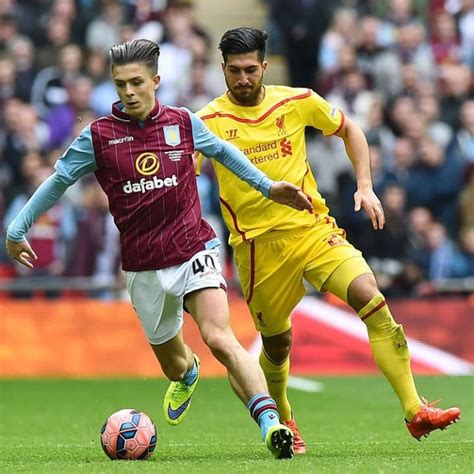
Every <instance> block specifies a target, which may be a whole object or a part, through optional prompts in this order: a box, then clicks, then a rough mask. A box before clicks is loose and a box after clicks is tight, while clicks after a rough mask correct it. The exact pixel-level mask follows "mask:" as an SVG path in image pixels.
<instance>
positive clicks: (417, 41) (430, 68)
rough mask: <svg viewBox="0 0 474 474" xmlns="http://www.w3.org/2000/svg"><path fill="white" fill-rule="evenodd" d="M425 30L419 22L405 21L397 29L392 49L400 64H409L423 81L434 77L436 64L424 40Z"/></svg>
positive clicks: (428, 81) (426, 81) (428, 80)
mask: <svg viewBox="0 0 474 474" xmlns="http://www.w3.org/2000/svg"><path fill="white" fill-rule="evenodd" d="M425 35H426V31H425V28H424V26H423V25H422V24H421V23H420V22H410V23H406V24H404V25H402V26H400V28H399V29H398V36H397V42H396V43H395V46H394V50H395V52H396V53H397V56H398V60H399V61H400V62H401V64H411V65H413V67H414V68H415V70H416V72H417V73H418V75H419V77H420V78H421V80H422V81H423V83H425V84H426V83H433V82H434V81H435V79H436V64H435V61H434V57H433V53H432V50H431V48H430V46H429V44H428V43H427V42H426V41H425Z"/></svg>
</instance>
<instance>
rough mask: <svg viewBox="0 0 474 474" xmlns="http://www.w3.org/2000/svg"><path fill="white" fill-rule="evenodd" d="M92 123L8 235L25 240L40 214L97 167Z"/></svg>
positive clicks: (25, 206)
mask: <svg viewBox="0 0 474 474" xmlns="http://www.w3.org/2000/svg"><path fill="white" fill-rule="evenodd" d="M96 167H97V166H96V162H95V157H94V152H93V146H92V139H91V133H90V127H86V128H85V129H84V130H83V131H82V132H81V134H80V135H79V136H78V137H77V138H76V139H75V140H74V141H73V142H72V144H71V146H70V147H69V148H68V149H67V150H66V151H65V152H64V154H63V155H62V156H61V158H60V159H59V160H58V161H57V163H56V165H55V168H56V172H55V173H54V174H52V175H51V176H50V177H49V178H48V179H46V180H45V181H44V182H43V183H42V184H41V185H40V186H39V187H38V189H37V190H36V191H35V192H34V193H33V195H32V196H31V198H30V199H29V201H28V202H27V203H26V204H25V205H24V206H23V208H22V209H21V211H20V212H19V213H18V215H17V216H16V218H15V219H14V220H13V221H12V222H11V223H10V225H9V226H8V228H7V238H8V239H9V240H12V241H14V242H22V241H23V240H25V234H26V233H27V232H28V229H29V228H30V227H31V226H32V225H33V223H34V222H35V221H36V220H37V219H38V217H39V216H40V215H41V214H43V213H44V212H46V211H47V210H48V209H50V208H51V207H53V206H54V204H56V202H57V201H58V200H59V199H60V198H61V196H62V195H63V194H64V193H65V191H66V189H67V188H68V187H69V186H71V185H72V184H74V183H75V182H76V181H77V180H78V179H79V178H80V177H81V176H84V175H85V174H88V173H90V172H92V171H95V169H96Z"/></svg>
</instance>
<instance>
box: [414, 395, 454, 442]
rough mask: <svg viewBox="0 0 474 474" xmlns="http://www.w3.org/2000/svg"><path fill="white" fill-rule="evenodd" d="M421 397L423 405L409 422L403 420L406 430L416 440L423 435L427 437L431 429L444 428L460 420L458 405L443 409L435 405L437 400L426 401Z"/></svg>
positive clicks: (419, 439)
mask: <svg viewBox="0 0 474 474" xmlns="http://www.w3.org/2000/svg"><path fill="white" fill-rule="evenodd" d="M421 399H422V400H423V403H424V405H423V406H422V407H421V409H420V411H419V412H418V413H417V414H416V415H415V416H414V417H413V420H411V421H410V422H408V421H406V420H405V422H406V425H407V428H408V431H409V432H410V434H411V435H412V436H413V437H414V438H416V439H417V440H418V441H421V438H422V437H423V436H424V437H425V438H426V437H428V435H429V434H430V433H431V432H432V431H434V430H445V429H446V428H447V427H448V426H449V425H451V424H453V423H456V422H457V421H458V420H460V417H461V410H460V409H459V408H458V407H453V408H448V409H447V410H443V409H442V408H437V407H436V403H437V402H439V400H436V401H434V402H428V400H426V398H423V397H422V398H421Z"/></svg>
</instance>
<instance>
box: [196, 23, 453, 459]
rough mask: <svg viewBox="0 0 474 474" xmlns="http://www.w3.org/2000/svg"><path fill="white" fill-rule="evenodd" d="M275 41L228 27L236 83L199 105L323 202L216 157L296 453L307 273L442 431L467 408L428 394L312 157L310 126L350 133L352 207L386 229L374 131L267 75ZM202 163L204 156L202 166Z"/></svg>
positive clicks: (228, 69)
mask: <svg viewBox="0 0 474 474" xmlns="http://www.w3.org/2000/svg"><path fill="white" fill-rule="evenodd" d="M266 39H267V34H266V33H265V32H264V31H261V30H258V29H255V28H247V27H241V28H236V29H232V30H229V31H227V32H226V33H225V34H224V35H223V36H222V38H221V41H220V44H219V49H220V50H221V52H222V56H223V63H222V69H223V73H224V77H225V80H226V84H227V87H228V90H227V92H226V93H225V94H224V95H222V96H221V97H218V98H217V99H215V100H214V101H212V102H210V103H209V104H208V105H207V106H206V107H205V108H204V109H202V110H200V111H199V112H198V115H199V116H200V117H201V119H202V120H203V121H204V122H205V124H206V125H207V127H209V129H210V130H211V131H212V132H214V133H215V134H216V135H217V136H219V137H221V138H223V139H225V140H227V141H228V142H231V143H233V144H234V145H236V146H237V147H239V148H240V149H241V150H242V151H243V152H244V154H245V155H246V156H247V157H248V159H249V160H250V161H251V162H252V163H253V164H254V165H256V166H257V167H258V168H260V169H261V170H262V171H264V172H265V173H266V174H268V176H269V177H270V178H272V179H274V180H282V179H285V180H287V181H290V182H292V183H294V184H296V185H297V186H299V187H300V188H301V189H302V190H303V191H304V192H305V193H306V195H307V196H308V197H309V199H310V200H311V202H312V204H313V208H314V209H313V212H312V213H310V212H297V211H293V210H291V209H288V208H287V207H284V206H281V205H279V204H277V203H274V202H271V201H269V200H266V199H264V198H263V197H262V196H261V195H260V194H259V193H258V192H256V191H255V190H253V189H252V188H250V186H248V185H247V184H245V183H244V182H242V181H239V180H238V179H236V178H235V176H234V175H233V174H232V173H231V172H229V171H228V170H227V169H226V168H225V167H224V166H222V165H220V164H219V163H218V162H214V160H213V166H214V169H215V173H216V176H217V180H218V184H219V198H220V203H221V210H222V215H223V218H224V221H225V223H226V225H227V227H228V229H229V231H230V245H231V246H232V248H233V250H234V258H235V263H236V266H237V269H238V272H239V276H240V281H241V285H242V290H243V293H244V296H245V298H246V300H247V304H248V307H249V309H250V312H251V314H252V317H253V320H254V323H255V326H256V328H257V330H258V331H260V333H261V335H262V340H263V348H262V352H261V354H260V365H261V366H262V368H263V371H264V373H265V376H266V379H267V382H268V386H269V390H270V394H271V396H272V397H273V398H274V399H275V401H276V402H277V406H278V411H279V413H280V417H281V419H282V420H284V422H285V424H287V426H289V427H290V428H291V429H292V430H293V432H294V434H295V446H294V448H295V453H300V454H302V453H304V452H305V451H306V446H305V443H304V440H303V439H302V437H301V435H300V434H299V432H298V428H297V425H296V423H295V420H294V417H293V412H292V409H291V406H290V404H289V402H288V398H287V383H288V375H289V366H290V363H289V354H290V349H291V342H292V330H291V319H290V315H291V312H292V310H293V309H294V308H295V306H296V305H297V304H298V302H299V301H300V300H301V298H302V297H303V295H304V294H305V287H304V285H303V280H306V281H307V282H309V283H310V284H311V285H313V286H314V287H315V288H316V289H317V290H319V291H329V292H331V293H333V294H335V295H336V296H338V297H339V298H341V299H342V300H344V301H345V302H347V303H348V304H349V305H350V306H351V307H352V308H353V309H354V310H355V311H356V312H357V313H358V315H359V317H360V319H361V320H362V321H363V322H364V323H365V325H366V326H367V331H368V336H369V340H370V345H371V349H372V354H373V357H374V360H375V362H376V364H377V366H378V367H379V368H380V370H381V371H382V372H383V374H384V375H385V377H386V378H387V379H388V381H389V382H390V384H391V386H392V387H393V389H394V391H395V393H396V394H397V396H398V398H399V400H400V403H401V405H402V409H403V412H404V417H405V421H406V426H407V428H408V430H409V432H410V433H411V435H412V436H414V437H415V438H417V439H420V438H421V437H422V436H427V435H428V434H429V433H430V432H431V431H433V430H435V429H444V428H445V427H447V426H448V425H449V424H451V423H453V422H455V421H457V420H458V419H459V417H460V410H459V408H450V409H448V410H442V409H439V408H436V407H434V405H433V404H430V403H427V402H426V400H425V399H422V398H420V396H419V395H418V393H417V390H416V387H415V383H414V381H413V376H412V372H411V368H410V356H409V352H408V347H407V342H406V339H405V335H404V332H403V328H402V326H401V325H399V324H397V323H396V322H395V320H394V319H393V317H392V315H391V313H390V310H389V308H388V306H387V303H386V301H385V298H384V296H383V295H382V294H381V293H380V290H379V289H378V287H377V283H376V281H375V278H374V275H373V273H372V270H371V269H370V267H369V266H368V265H367V263H366V261H365V259H364V258H363V256H362V254H361V252H360V251H359V250H357V249H356V248H354V247H353V246H352V245H351V244H350V243H349V242H348V241H347V240H346V238H345V237H346V236H345V232H344V230H343V229H340V228H339V227H338V226H337V223H336V221H335V220H334V218H333V217H331V215H330V214H329V209H328V208H327V206H326V204H325V201H324V199H323V198H322V196H321V195H320V194H319V192H318V187H317V184H316V181H315V179H314V176H313V174H312V172H311V169H310V166H309V164H308V160H307V157H306V143H305V128H306V127H307V126H310V127H313V128H315V129H317V130H321V131H322V133H323V134H324V135H337V136H338V137H340V138H341V139H342V140H343V141H344V145H345V149H346V152H347V155H348V156H349V159H350V160H351V162H352V166H353V168H354V172H355V175H356V179H357V191H356V193H355V194H354V208H355V210H356V211H359V210H360V209H361V208H363V209H364V210H365V212H367V214H368V215H369V216H370V220H371V222H372V226H373V228H374V229H375V230H378V229H382V228H383V226H384V213H383V209H382V205H381V203H380V201H379V199H378V198H377V196H376V195H375V194H374V192H373V190H372V182H371V175H370V158H369V150H368V145H367V140H366V138H365V136H364V133H363V132H362V130H361V129H360V128H359V127H358V126H357V125H356V124H355V123H354V122H353V121H352V120H351V119H350V118H348V117H346V116H344V114H343V113H342V112H341V111H340V110H338V109H337V108H335V107H333V106H332V105H331V104H329V103H328V102H326V101H325V100H324V99H323V98H322V97H320V96H319V95H318V94H316V93H315V92H314V91H312V90H309V89H297V88H291V87H285V86H272V85H263V76H264V73H265V70H266V68H267V62H266V61H265V48H266ZM199 167H200V159H199V158H198V163H197V168H198V172H199Z"/></svg>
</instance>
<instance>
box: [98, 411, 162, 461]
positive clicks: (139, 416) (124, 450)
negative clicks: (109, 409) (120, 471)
mask: <svg viewBox="0 0 474 474" xmlns="http://www.w3.org/2000/svg"><path fill="white" fill-rule="evenodd" d="M156 442H157V434H156V428H155V425H154V424H153V421H151V418H150V417H149V416H148V415H146V414H145V413H143V412H141V411H138V410H133V409H130V408H125V409H123V410H119V411H117V412H115V413H113V414H112V415H110V416H109V417H108V418H107V420H106V421H105V423H104V425H103V426H102V429H101V430H100V443H101V445H102V449H103V450H104V452H105V454H107V456H108V457H109V458H110V459H147V458H149V457H150V456H151V454H152V453H153V451H154V450H155V448H156Z"/></svg>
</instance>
